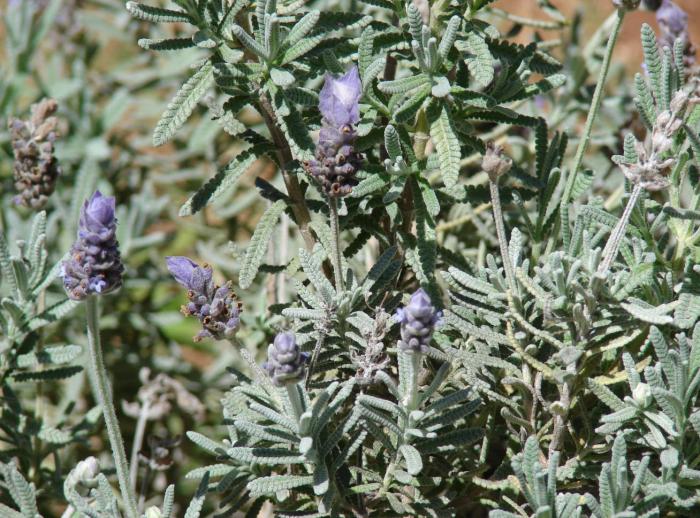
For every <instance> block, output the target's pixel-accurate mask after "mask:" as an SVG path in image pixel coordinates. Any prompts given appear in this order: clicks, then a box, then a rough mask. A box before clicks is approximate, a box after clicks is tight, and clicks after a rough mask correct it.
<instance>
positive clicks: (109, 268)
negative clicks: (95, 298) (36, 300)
mask: <svg viewBox="0 0 700 518" xmlns="http://www.w3.org/2000/svg"><path fill="white" fill-rule="evenodd" d="M114 210H115V201H114V198H113V197H111V196H104V195H103V194H102V193H101V192H100V191H95V194H93V195H92V197H91V198H90V199H89V200H87V201H86V202H85V204H84V205H83V207H82V209H81V211H80V220H79V222H78V237H77V239H76V240H75V242H74V243H73V246H72V247H71V250H70V257H69V259H67V260H66V261H63V263H62V265H61V277H62V278H63V286H64V287H65V289H66V292H67V293H68V297H69V298H71V299H73V300H84V299H85V298H86V297H87V296H88V295H93V294H94V295H104V294H106V293H110V292H112V291H114V290H116V289H118V288H119V287H120V286H121V285H122V275H123V273H124V265H123V264H122V261H121V254H120V253H119V243H118V242H117V236H116V232H117V219H116V218H115V216H114Z"/></svg>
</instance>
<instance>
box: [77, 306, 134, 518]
mask: <svg viewBox="0 0 700 518" xmlns="http://www.w3.org/2000/svg"><path fill="white" fill-rule="evenodd" d="M85 308H86V312H87V335H88V347H89V349H90V362H91V369H90V378H91V380H92V390H93V392H94V395H95V398H96V399H97V401H98V402H99V403H100V406H101V407H102V414H103V415H104V419H105V427H106V428H107V435H108V437H109V443H110V445H111V446H112V454H113V455H114V465H115V467H116V470H117V478H118V479H119V489H120V490H121V494H122V500H123V502H124V508H125V510H126V516H127V517H128V518H139V513H138V510H137V507H136V498H135V497H134V494H133V491H132V490H131V487H130V485H129V464H128V463H127V461H126V452H125V451H124V441H123V439H122V434H121V431H120V429H119V422H118V421H117V414H116V413H115V411H114V402H113V400H112V389H111V387H110V386H109V381H108V380H107V370H106V369H105V364H104V360H103V359H102V344H101V343H100V314H99V309H98V307H97V299H96V298H95V297H94V296H92V295H91V296H88V298H87V300H86V304H85Z"/></svg>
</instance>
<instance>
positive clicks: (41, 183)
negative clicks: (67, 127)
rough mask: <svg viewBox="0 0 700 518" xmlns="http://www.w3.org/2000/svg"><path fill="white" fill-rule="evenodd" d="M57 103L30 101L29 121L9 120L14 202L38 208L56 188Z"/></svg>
mask: <svg viewBox="0 0 700 518" xmlns="http://www.w3.org/2000/svg"><path fill="white" fill-rule="evenodd" d="M57 109H58V104H57V103H56V101H55V100H54V99H42V100H41V102H38V103H37V104H33V105H32V108H31V111H32V115H31V117H30V118H29V120H20V119H14V118H13V119H10V121H9V123H8V128H9V130H10V140H11V142H12V150H13V152H14V159H15V160H14V178H15V189H17V196H16V197H15V199H14V202H15V203H16V204H17V205H22V206H23V207H28V208H32V209H41V208H42V207H44V206H45V205H46V203H47V202H48V200H49V196H51V194H52V193H53V192H54V190H55V188H56V181H57V180H58V177H59V175H60V174H61V166H60V165H59V163H58V159H57V158H56V155H55V148H54V143H55V141H56V138H57V136H58V132H57V127H58V119H57V118H56V117H54V114H55V113H56V110H57Z"/></svg>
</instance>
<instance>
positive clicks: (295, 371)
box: [263, 332, 309, 387]
mask: <svg viewBox="0 0 700 518" xmlns="http://www.w3.org/2000/svg"><path fill="white" fill-rule="evenodd" d="M308 360H309V353H305V352H301V349H300V348H299V345H298V344H297V340H296V337H295V336H294V333H292V332H286V333H279V334H278V335H277V336H275V341H274V342H273V343H272V344H270V346H269V347H268V348H267V361H266V362H265V363H263V369H265V370H266V371H267V373H268V374H269V376H270V379H272V383H274V384H275V385H276V386H277V387H283V386H284V385H289V384H292V383H297V382H298V381H301V379H302V378H303V377H304V373H305V372H306V363H307V362H308Z"/></svg>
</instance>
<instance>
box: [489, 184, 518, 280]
mask: <svg viewBox="0 0 700 518" xmlns="http://www.w3.org/2000/svg"><path fill="white" fill-rule="evenodd" d="M489 189H490V190H491V206H492V207H493V220H494V223H496V236H497V237H498V244H499V246H500V248H501V261H502V262H503V270H504V271H505V272H506V282H507V284H508V289H509V290H510V291H511V292H512V293H517V292H516V290H515V274H514V273H513V265H512V264H511V262H510V254H509V253H508V238H507V237H506V227H505V225H504V224H503V210H502V209H501V195H500V193H499V192H498V184H497V183H496V181H494V180H490V179H489Z"/></svg>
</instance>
